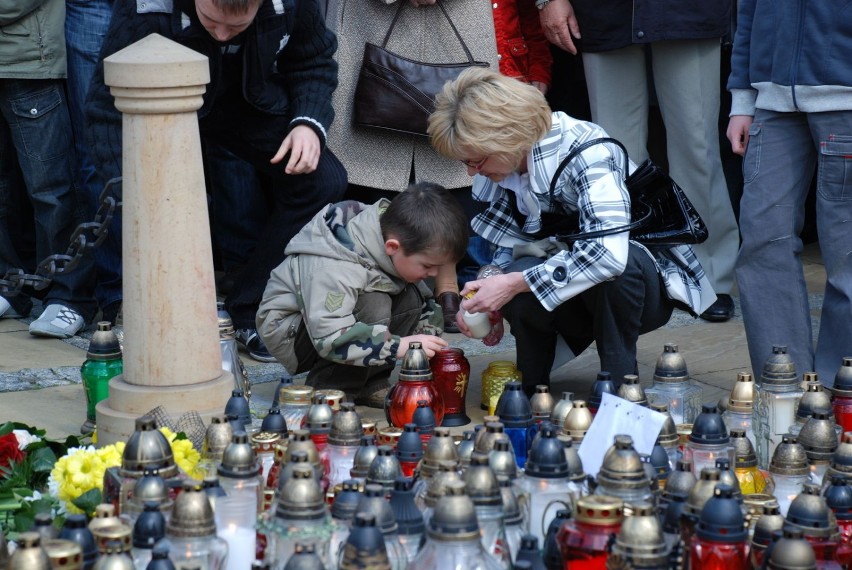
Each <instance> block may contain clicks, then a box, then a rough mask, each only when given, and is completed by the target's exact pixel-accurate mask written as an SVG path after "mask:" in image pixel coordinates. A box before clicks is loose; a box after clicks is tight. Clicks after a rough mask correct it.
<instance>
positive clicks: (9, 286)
mask: <svg viewBox="0 0 852 570" xmlns="http://www.w3.org/2000/svg"><path fill="white" fill-rule="evenodd" d="M120 185H121V177H120V176H119V177H116V178H113V179H112V180H110V181H109V182H107V183H106V184H105V185H104V189H103V191H101V195H100V197H99V198H98V211H97V213H96V214H95V219H94V220H93V221H91V222H84V223H82V224H80V225H79V226H77V228H76V229H75V230H74V233H73V234H71V239H70V242H71V243H70V244H69V245H68V249H66V250H65V253H54V254H53V255H49V256H47V257H46V258H44V259H43V260H42V262H41V263H39V264H38V266H37V267H36V269H35V273H26V272H25V271H24V270H23V269H21V268H20V267H13V268H11V269H9V270H7V271H6V274H5V275H3V277H2V278H0V294H2V295H3V296H7V297H14V296H16V295H20V293H21V290H22V289H23V288H24V287H26V286H30V287H32V288H33V289H35V290H36V291H41V290H42V289H45V288H46V287H48V286H49V285H50V283H51V281H53V278H54V277H55V276H56V275H62V274H63V273H67V272H69V271H73V270H74V269H75V268H76V267H77V265H79V264H80V259H82V257H83V255H84V254H85V253H86V252H87V251H90V250H92V249H94V248H96V247H97V246H99V245H101V243H103V241H104V240H105V239H106V236H107V233H108V232H109V224H110V222H112V217H113V215H114V214H115V210H116V208H121V202H117V201H116V199H115V198H114V197H113V196H112V193H113V188H114V187H115V186H120Z"/></svg>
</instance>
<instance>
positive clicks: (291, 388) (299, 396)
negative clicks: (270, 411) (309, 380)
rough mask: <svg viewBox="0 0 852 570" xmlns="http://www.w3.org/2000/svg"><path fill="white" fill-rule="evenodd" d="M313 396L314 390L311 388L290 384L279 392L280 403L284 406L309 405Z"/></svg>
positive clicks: (282, 387)
mask: <svg viewBox="0 0 852 570" xmlns="http://www.w3.org/2000/svg"><path fill="white" fill-rule="evenodd" d="M313 395H314V389H313V388H311V387H310V386H302V385H298V386H297V385H295V384H290V385H287V386H281V388H280V389H279V390H278V401H279V402H281V403H282V404H302V405H308V404H310V403H311V396H313Z"/></svg>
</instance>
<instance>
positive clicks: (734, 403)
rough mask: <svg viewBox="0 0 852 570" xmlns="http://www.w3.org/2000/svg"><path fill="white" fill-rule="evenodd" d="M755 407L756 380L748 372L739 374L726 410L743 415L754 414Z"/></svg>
mask: <svg viewBox="0 0 852 570" xmlns="http://www.w3.org/2000/svg"><path fill="white" fill-rule="evenodd" d="M753 407H754V378H753V377H752V375H751V374H749V373H748V372H739V373H737V381H736V382H735V383H734V387H733V388H732V389H731V395H730V396H728V402H727V405H726V406H725V409H726V410H730V411H732V412H739V413H743V414H750V413H752V409H753Z"/></svg>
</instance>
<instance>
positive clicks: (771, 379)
mask: <svg viewBox="0 0 852 570" xmlns="http://www.w3.org/2000/svg"><path fill="white" fill-rule="evenodd" d="M797 382H798V374H796V363H795V362H793V357H792V356H790V355H789V354H787V347H786V346H783V345H775V346H773V347H772V354H771V355H770V356H769V358H767V359H766V362H765V363H764V364H763V371H762V372H761V374H760V383H761V385H763V386H792V385H795V384H796V383H797Z"/></svg>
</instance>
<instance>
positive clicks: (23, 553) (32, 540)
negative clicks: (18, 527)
mask: <svg viewBox="0 0 852 570" xmlns="http://www.w3.org/2000/svg"><path fill="white" fill-rule="evenodd" d="M8 570H51V567H50V557H49V556H48V554H47V551H46V550H45V549H44V548H43V547H42V545H41V535H40V534H39V533H37V532H22V533H21V534H20V535H19V536H18V548H17V549H16V550H15V552H14V553H13V554H12V557H11V558H10V559H9V566H8Z"/></svg>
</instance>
